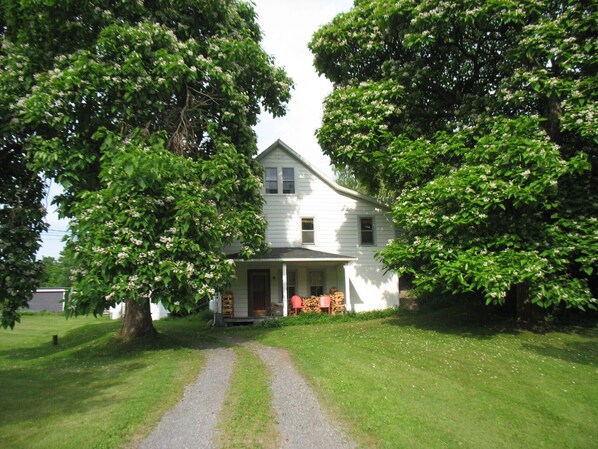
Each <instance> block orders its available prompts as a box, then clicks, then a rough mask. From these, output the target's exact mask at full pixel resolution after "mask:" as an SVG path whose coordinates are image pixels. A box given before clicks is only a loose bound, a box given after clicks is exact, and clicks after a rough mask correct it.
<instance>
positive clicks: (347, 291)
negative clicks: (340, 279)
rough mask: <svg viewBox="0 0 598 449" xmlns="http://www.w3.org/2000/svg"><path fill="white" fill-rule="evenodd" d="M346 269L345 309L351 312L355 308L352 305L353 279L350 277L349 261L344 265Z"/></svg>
mask: <svg viewBox="0 0 598 449" xmlns="http://www.w3.org/2000/svg"><path fill="white" fill-rule="evenodd" d="M343 269H344V271H345V310H346V311H347V312H350V311H351V310H353V308H352V306H351V280H350V279H349V262H347V263H345V264H344V265H343Z"/></svg>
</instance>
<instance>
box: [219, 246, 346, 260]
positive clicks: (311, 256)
mask: <svg viewBox="0 0 598 449" xmlns="http://www.w3.org/2000/svg"><path fill="white" fill-rule="evenodd" d="M227 257H228V258H229V259H233V260H238V261H243V262H351V261H352V260H357V258H356V257H351V256H341V255H340V254H333V253H325V252H323V251H316V250H313V249H309V248H303V247H276V248H270V250H269V251H268V252H267V253H265V254H262V255H260V256H256V257H253V258H252V259H249V260H244V259H241V258H240V257H239V253H235V254H229V255H228V256H227Z"/></svg>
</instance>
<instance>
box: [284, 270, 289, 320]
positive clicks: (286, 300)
mask: <svg viewBox="0 0 598 449" xmlns="http://www.w3.org/2000/svg"><path fill="white" fill-rule="evenodd" d="M288 303H289V301H288V298H287V264H286V262H283V263H282V316H287V315H288V314H289V310H288V308H289V306H288Z"/></svg>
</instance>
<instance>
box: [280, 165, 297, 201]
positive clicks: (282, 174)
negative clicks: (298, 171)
mask: <svg viewBox="0 0 598 449" xmlns="http://www.w3.org/2000/svg"><path fill="white" fill-rule="evenodd" d="M285 170H292V173H293V179H292V180H285V177H284V171H285ZM280 172H281V182H282V189H281V192H282V194H283V195H294V194H295V192H296V191H297V187H296V185H297V183H296V181H295V167H282V168H281V170H280ZM285 182H286V183H289V182H290V183H291V186H292V191H289V192H285V188H284V187H285Z"/></svg>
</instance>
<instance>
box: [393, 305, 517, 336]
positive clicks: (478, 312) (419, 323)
mask: <svg viewBox="0 0 598 449" xmlns="http://www.w3.org/2000/svg"><path fill="white" fill-rule="evenodd" d="M388 324H392V325H396V326H403V327H414V328H416V329H421V330H427V331H433V332H439V333H443V334H451V335H457V336H461V337H467V338H475V339H480V340H485V339H490V338H492V337H494V336H496V335H498V334H509V335H518V334H520V333H521V329H518V328H517V326H516V325H515V322H514V320H512V319H509V318H505V317H503V316H500V315H497V314H495V313H493V312H492V311H491V310H490V309H489V308H488V307H487V306H484V305H481V304H471V303H465V304H456V305H451V306H447V307H443V308H441V309H436V310H432V311H424V312H409V311H400V312H399V316H398V317H397V318H393V319H391V320H389V321H388Z"/></svg>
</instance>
